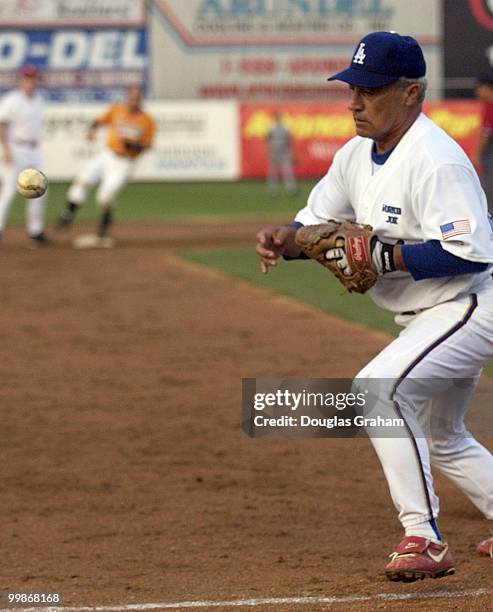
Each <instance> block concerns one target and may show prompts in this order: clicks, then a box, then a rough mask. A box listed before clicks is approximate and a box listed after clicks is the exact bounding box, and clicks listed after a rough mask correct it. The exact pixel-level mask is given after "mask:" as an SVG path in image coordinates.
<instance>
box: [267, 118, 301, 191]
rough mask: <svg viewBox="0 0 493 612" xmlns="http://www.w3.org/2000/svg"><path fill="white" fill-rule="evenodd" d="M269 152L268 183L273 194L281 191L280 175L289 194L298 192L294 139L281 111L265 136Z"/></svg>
mask: <svg viewBox="0 0 493 612" xmlns="http://www.w3.org/2000/svg"><path fill="white" fill-rule="evenodd" d="M265 140H266V143H267V154H268V164H269V167H268V171H267V184H268V186H269V190H270V192H271V194H272V195H277V193H278V191H279V175H281V176H282V179H283V181H284V186H285V188H286V192H287V194H288V195H295V194H296V193H297V186H296V179H295V177H294V170H293V162H294V155H293V139H292V136H291V132H290V131H289V129H288V128H287V127H286V126H285V125H284V123H283V121H282V117H281V113H280V112H279V111H277V112H276V113H275V115H274V123H273V124H272V125H271V127H270V128H269V130H268V131H267V135H266V137H265Z"/></svg>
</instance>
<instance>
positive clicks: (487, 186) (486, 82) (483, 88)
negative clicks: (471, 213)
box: [473, 74, 493, 215]
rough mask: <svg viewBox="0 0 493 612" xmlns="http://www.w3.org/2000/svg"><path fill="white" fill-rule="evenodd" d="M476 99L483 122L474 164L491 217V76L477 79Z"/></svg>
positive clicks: (492, 109) (492, 76)
mask: <svg viewBox="0 0 493 612" xmlns="http://www.w3.org/2000/svg"><path fill="white" fill-rule="evenodd" d="M476 97H477V98H478V100H480V101H481V102H483V121H482V124H481V134H480V137H479V143H478V147H477V149H476V153H475V155H474V160H473V161H474V163H475V164H476V165H477V166H478V167H480V168H481V182H482V184H483V189H484V191H485V193H486V199H487V200H488V210H489V212H490V214H491V215H493V74H492V75H490V76H487V77H482V78H480V79H479V83H478V86H477V87H476Z"/></svg>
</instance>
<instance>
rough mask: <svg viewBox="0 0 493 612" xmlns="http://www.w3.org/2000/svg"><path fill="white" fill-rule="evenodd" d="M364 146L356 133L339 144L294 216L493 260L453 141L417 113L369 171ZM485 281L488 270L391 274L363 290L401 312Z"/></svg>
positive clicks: (475, 187) (478, 198)
mask: <svg viewBox="0 0 493 612" xmlns="http://www.w3.org/2000/svg"><path fill="white" fill-rule="evenodd" d="M372 145H373V141H372V140H370V139H368V138H362V137H360V136H356V137H354V138H353V139H352V140H350V141H349V142H348V143H346V144H345V145H344V146H343V147H342V148H341V149H340V150H339V151H338V152H337V153H336V155H335V157H334V162H333V164H332V166H331V167H330V169H329V171H328V173H327V175H326V176H325V177H324V178H323V179H322V180H321V181H320V182H319V183H318V184H317V185H316V186H315V187H314V189H313V190H312V192H311V194H310V197H309V199H308V203H307V206H306V207H305V208H303V209H302V210H301V211H300V212H299V213H298V214H297V215H296V218H295V220H296V221H299V222H301V223H303V225H311V224H318V223H325V222H326V221H327V220H328V219H339V220H340V219H353V220H356V221H357V222H359V223H368V224H370V225H371V226H372V227H373V229H374V231H375V233H376V234H377V236H378V237H379V238H381V239H382V240H383V241H384V242H390V243H394V242H397V241H399V240H400V241H403V242H404V243H416V242H424V241H427V240H439V241H440V242H441V245H442V247H443V248H444V249H445V250H447V251H449V252H450V253H452V254H453V255H456V256H458V257H461V258H462V259H467V260H470V261H478V262H484V263H493V233H492V228H491V225H490V223H489V220H488V216H487V203H486V197H485V194H484V192H483V190H482V189H481V185H480V182H479V179H478V176H477V174H476V171H475V170H474V168H473V166H472V165H471V163H470V161H469V159H468V158H467V156H466V155H465V153H464V151H463V150H462V149H461V147H460V146H459V145H458V144H457V143H456V142H455V141H454V140H452V139H451V138H450V137H449V136H448V135H447V134H446V133H445V132H444V131H443V130H442V129H441V128H439V127H438V126H437V125H436V124H435V123H433V122H432V121H431V120H430V119H428V118H427V117H426V116H425V115H423V114H421V115H420V116H419V117H418V119H417V120H416V121H415V122H414V124H413V125H412V126H411V128H410V129H409V130H408V131H407V133H406V134H405V135H404V137H403V138H402V139H401V140H400V141H399V143H398V144H397V146H396V147H395V149H394V151H393V152H392V154H391V155H390V157H389V158H388V159H387V161H386V162H385V164H383V165H382V166H380V167H378V170H377V171H376V168H375V164H374V163H373V162H372V159H371V150H372ZM486 282H490V283H491V269H490V268H488V269H487V270H486V271H485V272H482V273H478V274H464V275H459V276H454V277H445V278H435V279H433V278H432V279H425V280H420V281H415V280H414V279H413V278H412V276H411V274H410V273H409V272H402V271H396V272H391V273H389V274H386V275H384V276H379V277H378V281H377V283H376V285H375V286H374V287H373V288H372V289H371V290H370V292H369V293H370V295H371V297H372V298H373V300H374V301H375V302H376V303H377V304H378V305H379V306H381V307H382V308H386V309H388V310H391V311H394V312H405V311H410V310H419V309H423V308H429V307H432V306H434V305H436V304H439V303H442V302H445V301H448V300H451V299H454V298H455V297H457V296H459V295H462V294H466V293H471V292H474V291H476V290H478V289H480V288H481V286H483V285H484V284H485V283H486Z"/></svg>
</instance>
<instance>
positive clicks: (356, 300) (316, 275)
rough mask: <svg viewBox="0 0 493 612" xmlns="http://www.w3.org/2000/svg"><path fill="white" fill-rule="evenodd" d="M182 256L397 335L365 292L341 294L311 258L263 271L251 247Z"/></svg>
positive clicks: (387, 316) (389, 316)
mask: <svg viewBox="0 0 493 612" xmlns="http://www.w3.org/2000/svg"><path fill="white" fill-rule="evenodd" d="M180 254H181V255H182V256H183V257H184V258H185V259H188V260H189V261H193V262H195V263H199V264H202V265H206V266H211V267H213V268H217V269H219V270H221V271H223V272H226V273H227V274H230V275H232V276H236V277H238V278H241V279H243V280H246V281H248V282H250V283H254V284H256V285H261V286H263V287H267V288H268V289H271V290H272V291H275V292H276V293H280V294H282V295H287V296H289V297H292V298H294V299H296V300H299V301H300V302H305V303H307V304H310V305H311V306H315V308H319V309H320V310H322V311H324V312H327V313H329V314H332V315H335V316H337V317H341V318H343V319H347V320H348V321H354V322H356V323H361V324H362V325H366V326H367V327H371V328H373V329H378V330H380V331H383V332H386V333H388V334H392V335H396V334H397V333H398V330H399V327H398V326H397V325H396V324H395V323H394V321H393V316H392V314H390V313H389V312H387V311H385V310H382V309H381V308H378V307H377V306H375V304H374V303H373V302H372V301H371V299H370V298H369V297H368V296H367V295H358V294H349V293H346V294H344V295H342V292H343V288H342V285H341V284H340V283H339V282H338V281H337V280H336V279H335V278H333V277H332V275H331V274H330V273H329V272H328V271H327V270H324V268H322V266H320V265H318V264H316V263H315V262H313V261H291V262H285V261H280V262H279V266H278V268H276V269H271V270H270V272H269V274H262V273H261V272H260V270H259V267H258V257H257V256H256V255H255V252H254V250H253V246H252V248H234V249H218V250H210V251H184V252H181V253H180Z"/></svg>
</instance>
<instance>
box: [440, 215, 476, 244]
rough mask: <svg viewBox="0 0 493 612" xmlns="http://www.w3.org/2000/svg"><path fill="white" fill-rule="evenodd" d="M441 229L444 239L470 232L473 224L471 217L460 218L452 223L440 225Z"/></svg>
mask: <svg viewBox="0 0 493 612" xmlns="http://www.w3.org/2000/svg"><path fill="white" fill-rule="evenodd" d="M440 231H441V232H442V238H443V240H448V239H449V238H453V237H454V236H461V235H463V234H470V233H471V224H470V223H469V219H459V221H452V222H451V223H445V225H440Z"/></svg>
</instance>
